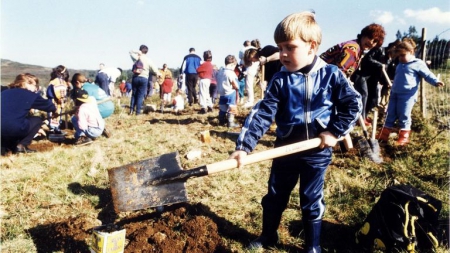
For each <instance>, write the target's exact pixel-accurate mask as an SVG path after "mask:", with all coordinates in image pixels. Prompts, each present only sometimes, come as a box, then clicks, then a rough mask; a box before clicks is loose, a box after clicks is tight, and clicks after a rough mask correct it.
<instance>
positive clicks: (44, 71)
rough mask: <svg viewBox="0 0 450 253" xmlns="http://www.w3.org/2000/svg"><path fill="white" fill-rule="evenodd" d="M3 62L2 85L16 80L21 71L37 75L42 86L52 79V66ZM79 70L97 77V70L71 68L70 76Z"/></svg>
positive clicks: (89, 75)
mask: <svg viewBox="0 0 450 253" xmlns="http://www.w3.org/2000/svg"><path fill="white" fill-rule="evenodd" d="M1 63H2V65H1V85H8V84H10V83H11V82H13V81H14V79H15V78H16V76H17V75H18V74H21V73H30V74H33V75H35V76H37V77H38V78H39V84H40V85H41V86H45V87H46V86H47V84H48V82H49V81H50V73H51V72H52V68H48V67H42V66H38V65H31V64H25V63H20V62H15V61H11V60H7V59H1ZM55 67H56V66H55ZM77 72H79V73H83V74H85V75H86V77H87V78H95V73H96V70H75V69H70V68H69V74H70V76H72V75H73V74H74V73H77Z"/></svg>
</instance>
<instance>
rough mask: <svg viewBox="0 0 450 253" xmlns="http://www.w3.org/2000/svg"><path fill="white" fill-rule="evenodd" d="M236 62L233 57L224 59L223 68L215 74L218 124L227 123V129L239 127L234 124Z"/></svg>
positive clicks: (236, 83) (236, 87)
mask: <svg viewBox="0 0 450 253" xmlns="http://www.w3.org/2000/svg"><path fill="white" fill-rule="evenodd" d="M236 65H237V61H236V58H235V57H234V56H233V55H228V56H227V57H225V67H224V68H221V69H220V70H219V72H218V73H217V76H216V79H217V92H218V93H219V95H220V97H219V123H220V124H221V125H223V124H225V123H227V125H228V127H237V126H239V125H238V124H236V123H235V122H234V115H235V114H236V112H237V106H236V96H237V93H236V92H238V90H239V81H238V77H237V76H236V73H235V72H234V69H235V68H236Z"/></svg>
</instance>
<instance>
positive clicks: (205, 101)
mask: <svg viewBox="0 0 450 253" xmlns="http://www.w3.org/2000/svg"><path fill="white" fill-rule="evenodd" d="M203 60H204V62H203V63H202V64H201V65H200V66H199V67H198V68H197V74H198V76H199V78H200V83H199V85H198V87H199V102H200V107H201V109H200V112H199V114H205V113H206V112H212V111H213V108H212V106H213V104H212V101H211V96H210V94H209V86H210V85H211V79H212V75H213V71H214V67H213V65H212V63H211V61H212V53H211V50H207V51H205V52H203Z"/></svg>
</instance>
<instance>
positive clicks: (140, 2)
mask: <svg viewBox="0 0 450 253" xmlns="http://www.w3.org/2000/svg"><path fill="white" fill-rule="evenodd" d="M144 3H145V2H144V0H138V1H137V4H138V5H143V4H144Z"/></svg>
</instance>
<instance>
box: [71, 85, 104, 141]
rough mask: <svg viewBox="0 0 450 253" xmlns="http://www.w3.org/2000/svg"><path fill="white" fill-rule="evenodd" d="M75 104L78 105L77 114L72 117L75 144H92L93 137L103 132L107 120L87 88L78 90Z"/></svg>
mask: <svg viewBox="0 0 450 253" xmlns="http://www.w3.org/2000/svg"><path fill="white" fill-rule="evenodd" d="M75 106H78V110H77V112H76V114H75V115H74V116H73V117H72V124H73V126H74V128H75V140H76V141H75V145H86V144H90V143H92V138H97V137H99V136H100V135H101V134H102V133H103V130H104V128H105V120H104V119H103V118H102V116H101V115H100V111H99V110H98V107H97V103H96V101H95V99H94V97H90V96H89V94H88V93H87V91H85V90H80V91H78V92H77V96H76V100H75Z"/></svg>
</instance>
